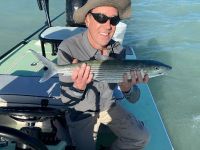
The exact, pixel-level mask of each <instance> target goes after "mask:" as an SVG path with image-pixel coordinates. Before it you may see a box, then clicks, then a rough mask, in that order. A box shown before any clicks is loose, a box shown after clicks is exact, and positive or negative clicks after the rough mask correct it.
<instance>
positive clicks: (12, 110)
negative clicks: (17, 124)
mask: <svg viewBox="0 0 200 150" xmlns="http://www.w3.org/2000/svg"><path fill="white" fill-rule="evenodd" d="M0 114H4V115H8V116H10V117H11V118H13V119H15V120H18V121H22V122H25V121H35V120H39V119H40V118H42V117H44V118H52V117H55V116H59V115H62V114H63V112H62V111H61V110H59V109H56V108H51V107H28V106H27V107H19V106H17V107H11V106H9V107H0Z"/></svg>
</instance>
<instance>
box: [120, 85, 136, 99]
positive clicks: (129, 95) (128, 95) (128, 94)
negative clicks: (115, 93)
mask: <svg viewBox="0 0 200 150" xmlns="http://www.w3.org/2000/svg"><path fill="white" fill-rule="evenodd" d="M123 94H124V96H125V98H126V99H127V100H128V101H129V102H131V103H135V102H137V101H138V100H139V98H140V89H139V88H138V86H137V85H134V86H133V87H132V88H131V89H130V90H129V92H123Z"/></svg>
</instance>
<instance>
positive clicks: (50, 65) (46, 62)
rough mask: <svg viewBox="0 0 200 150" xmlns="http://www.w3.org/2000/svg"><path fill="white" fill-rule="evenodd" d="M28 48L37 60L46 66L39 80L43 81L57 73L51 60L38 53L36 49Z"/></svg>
mask: <svg viewBox="0 0 200 150" xmlns="http://www.w3.org/2000/svg"><path fill="white" fill-rule="evenodd" d="M29 50H30V51H31V52H32V53H33V54H34V55H35V56H36V57H37V59H38V60H39V61H41V62H42V63H43V65H44V66H46V67H47V70H46V71H45V72H44V75H43V77H42V78H41V79H40V81H39V82H45V81H47V80H48V79H49V78H51V77H52V76H54V75H55V74H56V73H57V69H56V65H55V64H54V63H53V62H51V61H49V60H48V59H46V58H45V57H44V56H42V55H40V54H38V53H37V52H36V51H34V50H32V49H29Z"/></svg>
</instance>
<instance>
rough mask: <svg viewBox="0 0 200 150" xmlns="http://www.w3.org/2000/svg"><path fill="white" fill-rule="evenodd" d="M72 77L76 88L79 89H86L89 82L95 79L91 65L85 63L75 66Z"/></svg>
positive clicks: (75, 61)
mask: <svg viewBox="0 0 200 150" xmlns="http://www.w3.org/2000/svg"><path fill="white" fill-rule="evenodd" d="M72 63H78V60H77V59H74V60H73V61H72ZM71 78H72V81H73V82H74V84H73V86H74V88H76V89H78V90H85V88H86V86H87V84H89V83H90V82H91V81H92V79H93V74H92V73H91V70H90V66H88V65H87V64H85V63H83V64H82V65H81V66H80V67H77V68H75V69H74V70H73V72H72V76H71Z"/></svg>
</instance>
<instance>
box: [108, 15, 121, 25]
mask: <svg viewBox="0 0 200 150" xmlns="http://www.w3.org/2000/svg"><path fill="white" fill-rule="evenodd" d="M119 21H120V18H119V16H115V17H112V18H111V19H110V24H112V25H113V26H116V25H117V24H118V23H119Z"/></svg>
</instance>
